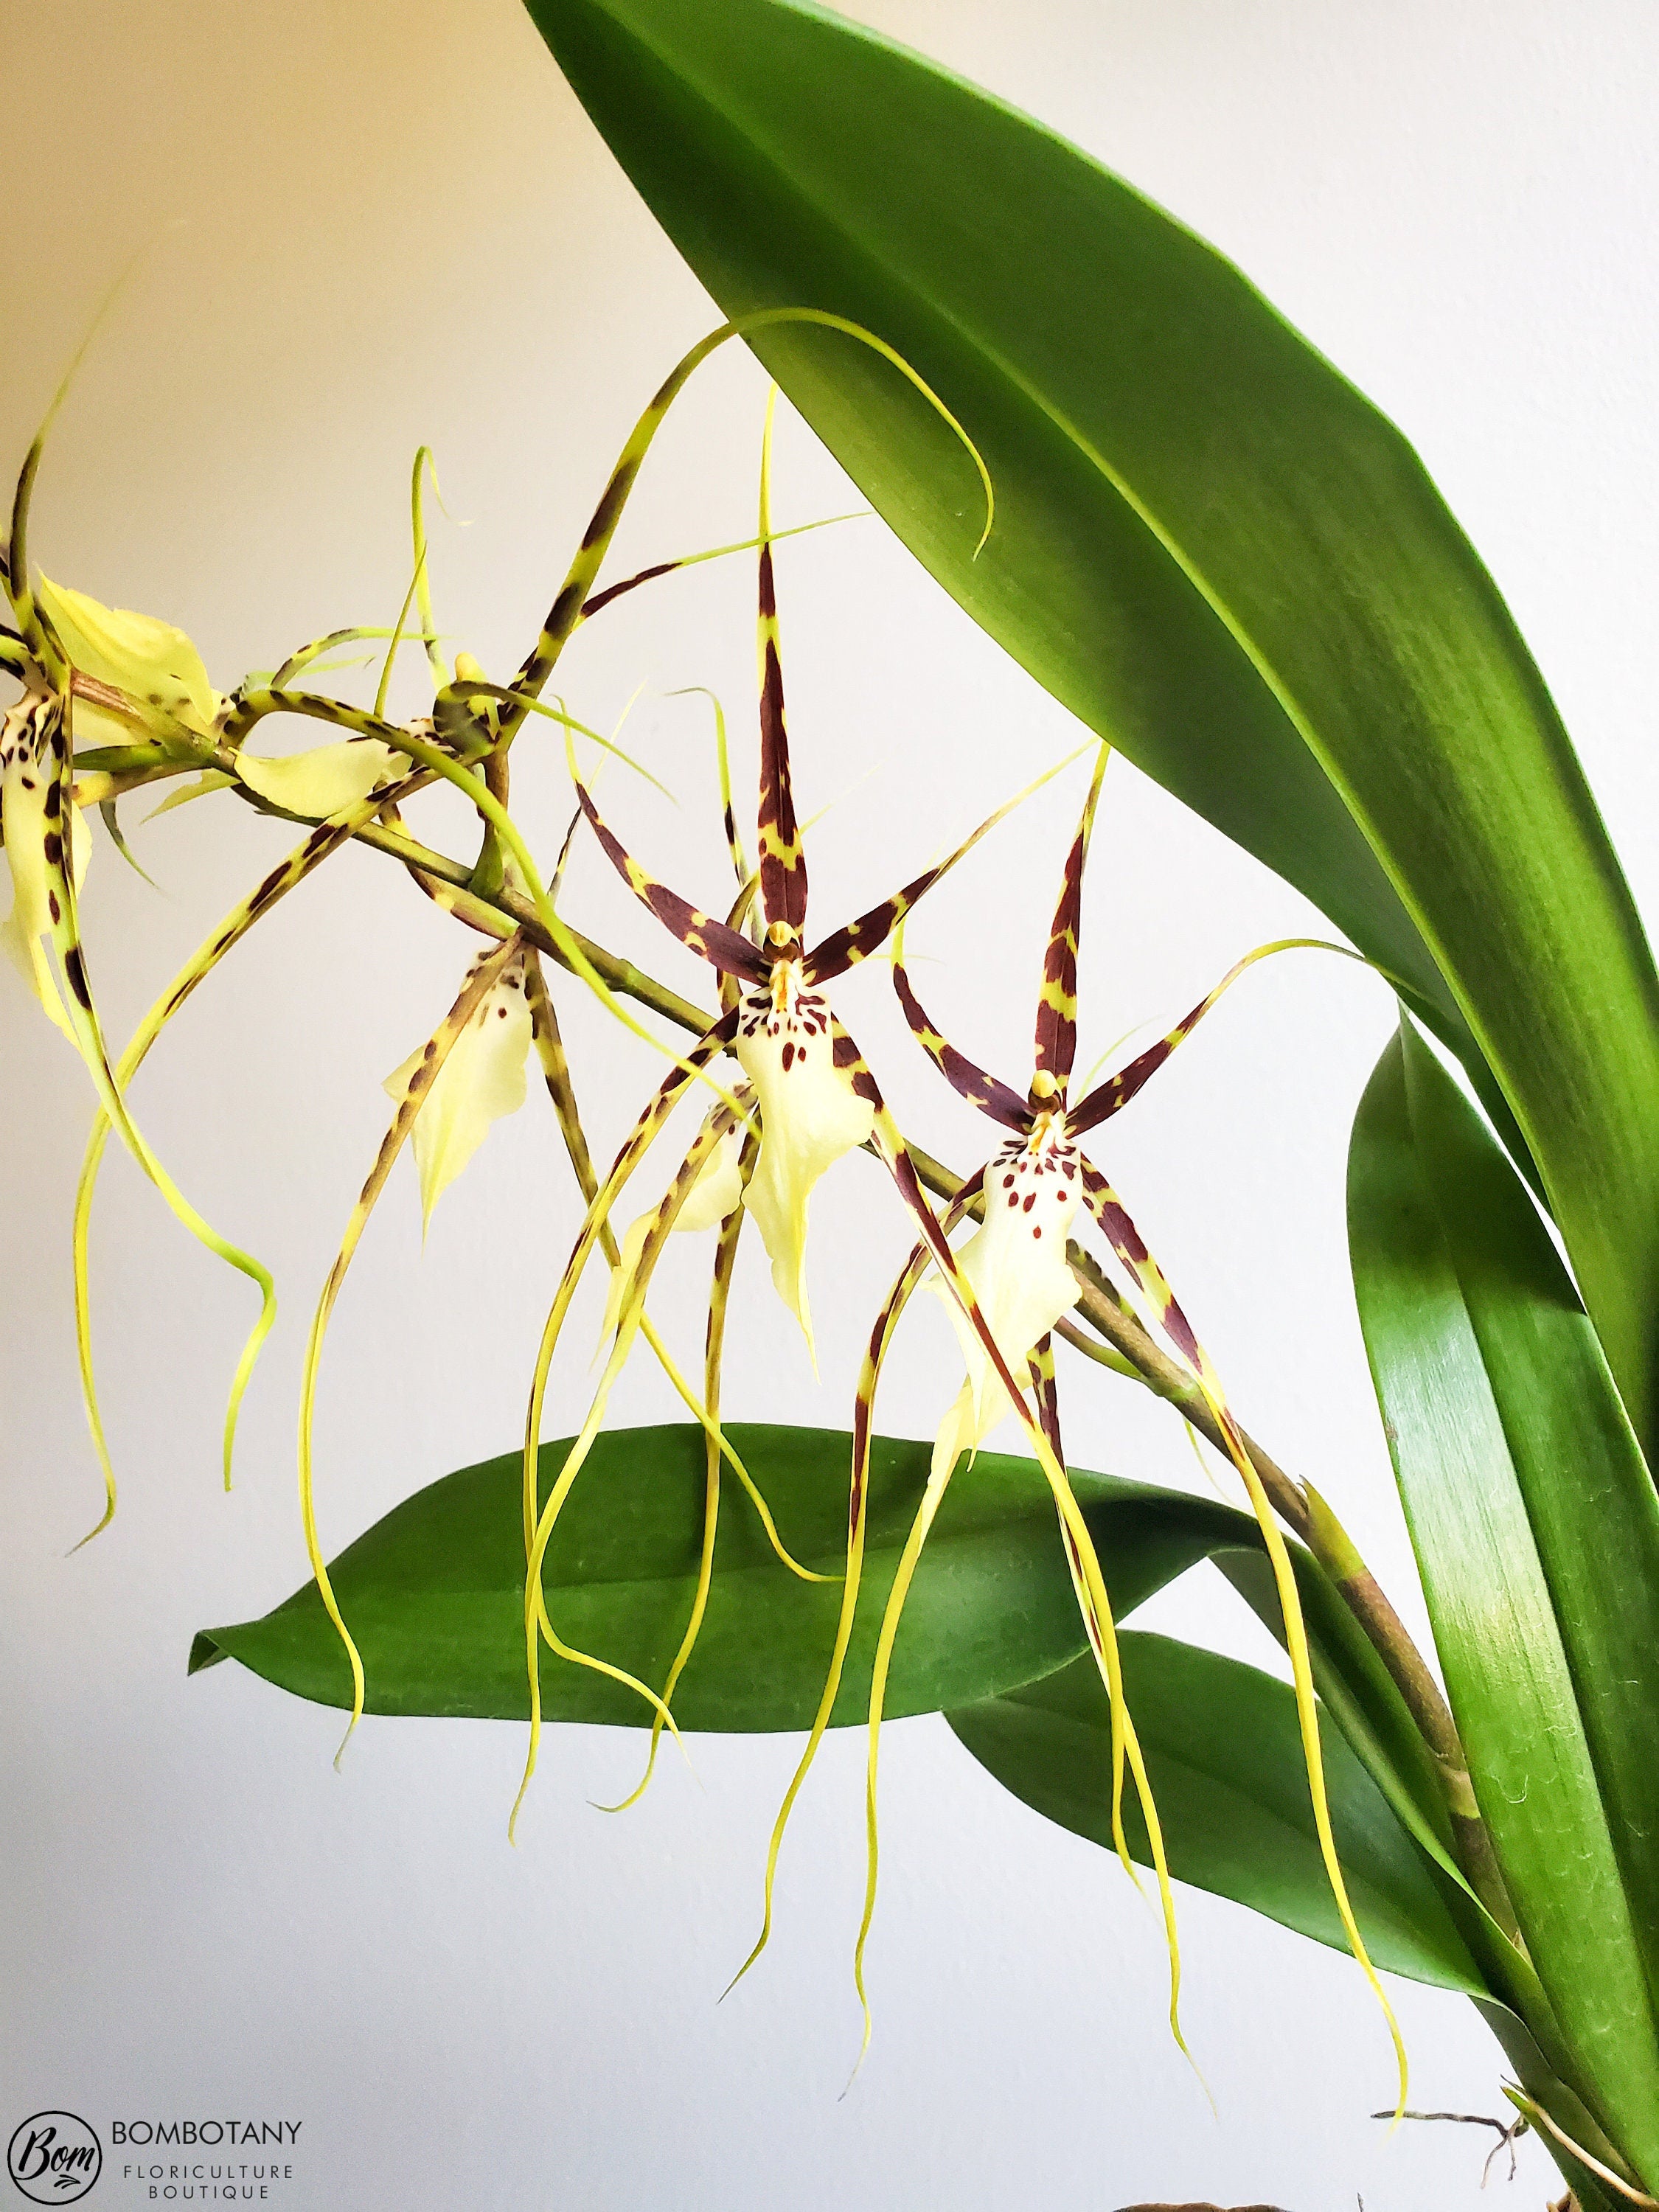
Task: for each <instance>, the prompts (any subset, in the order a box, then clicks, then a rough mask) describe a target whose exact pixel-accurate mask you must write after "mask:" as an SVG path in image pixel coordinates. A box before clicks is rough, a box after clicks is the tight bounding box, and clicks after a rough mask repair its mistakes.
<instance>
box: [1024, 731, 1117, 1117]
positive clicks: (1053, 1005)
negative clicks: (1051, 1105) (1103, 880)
mask: <svg viewBox="0 0 1659 2212" xmlns="http://www.w3.org/2000/svg"><path fill="white" fill-rule="evenodd" d="M1110 757H1111V753H1110V749H1109V747H1108V746H1106V745H1102V747H1101V749H1100V758H1099V760H1098V761H1097V763H1096V764H1095V772H1094V775H1092V776H1091V778H1090V781H1089V793H1088V796H1087V798H1086V799H1085V800H1084V802H1083V815H1082V819H1081V820H1080V821H1079V823H1078V825H1077V835H1076V836H1074V837H1073V840H1072V847H1071V850H1070V851H1069V852H1068V853H1067V854H1066V869H1065V873H1064V875H1063V877H1062V878H1061V881H1060V900H1059V903H1058V904H1057V905H1056V907H1055V908H1054V927H1053V928H1052V929H1051V930H1050V931H1049V933H1048V950H1047V951H1046V952H1045V953H1044V955H1043V958H1042V983H1041V984H1040V985H1039V987H1038V989H1037V1014H1036V1052H1035V1058H1034V1060H1033V1065H1034V1066H1035V1068H1036V1074H1037V1076H1038V1079H1039V1080H1040V1081H1041V1080H1042V1079H1045V1078H1046V1079H1047V1080H1046V1085H1044V1087H1043V1089H1042V1094H1041V1095H1042V1096H1043V1097H1054V1098H1062V1099H1063V1098H1064V1097H1065V1096H1066V1085H1067V1083H1069V1082H1070V1080H1071V1076H1072V1067H1073V1062H1074V1061H1075V1060H1076V1058H1077V946H1078V937H1079V933H1080V931H1081V927H1082V922H1083V871H1084V868H1085V866H1086V865H1087V863H1088V858H1089V835H1090V832H1091V829H1093V828H1094V820H1095V809H1096V807H1097V805H1099V804H1100V787H1101V784H1102V782H1103V780H1104V778H1105V775H1106V763H1107V762H1108V761H1109V759H1110Z"/></svg>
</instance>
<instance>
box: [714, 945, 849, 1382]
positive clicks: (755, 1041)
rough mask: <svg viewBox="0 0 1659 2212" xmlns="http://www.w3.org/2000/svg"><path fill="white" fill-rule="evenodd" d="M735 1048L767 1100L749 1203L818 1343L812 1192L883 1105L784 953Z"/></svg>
mask: <svg viewBox="0 0 1659 2212" xmlns="http://www.w3.org/2000/svg"><path fill="white" fill-rule="evenodd" d="M732 1051H733V1052H734V1053H735V1054H736V1055H737V1059H738V1065H739V1066H741V1068H742V1069H743V1072H744V1074H745V1075H746V1076H747V1077H748V1078H749V1080H750V1083H752V1084H753V1085H754V1086H755V1096H756V1098H757V1102H758V1103H759V1106H760V1121H761V1143H760V1151H759V1152H758V1154H757V1158H756V1161H755V1171H754V1174H753V1175H752V1176H751V1177H750V1183H749V1188H748V1191H747V1194H746V1195H745V1199H744V1203H745V1205H746V1206H747V1207H748V1210H749V1212H750V1214H751V1215H752V1216H753V1217H754V1221H755V1225H756V1227H757V1229H758V1230H759V1231H760V1236H761V1242H762V1243H763V1244H764V1245H765V1247H766V1255H767V1257H768V1259H769V1260H770V1261H771V1262H772V1281H773V1283H774V1285H775V1287H776V1290H777V1292H778V1295H779V1297H781V1299H782V1300H783V1302H784V1304H786V1305H787V1307H788V1308H789V1310H790V1311H791V1312H792V1313H793V1315H794V1316H795V1318H796V1320H797V1321H799V1323H800V1325H801V1328H802V1330H803V1331H804V1332H805V1337H806V1341H807V1345H808V1347H809V1349H810V1348H811V1343H812V1322H811V1311H810V1309H809V1307H808V1304H807V1297H806V1214H807V1206H808V1202H809V1200H811V1194H812V1188H813V1185H814V1184H815V1183H816V1182H817V1180H818V1178H819V1177H820V1176H822V1175H823V1173H824V1172H825V1170H828V1169H829V1168H831V1167H833V1166H834V1165H835V1164H836V1161H837V1160H838V1159H840V1158H842V1155H843V1154H844V1153H847V1152H853V1151H854V1150H856V1148H857V1147H858V1146H860V1145H862V1144H864V1143H865V1142H866V1140H867V1139H868V1138H869V1135H870V1133H871V1130H872V1128H873V1127H874V1126H875V1107H874V1105H873V1103H872V1101H871V1100H869V1099H868V1098H865V1097H860V1094H859V1093H858V1091H855V1090H854V1087H853V1079H852V1077H851V1075H850V1074H849V1073H848V1071H847V1069H846V1068H844V1067H842V1066H841V1065H840V1064H839V1063H838V1061H837V1060H836V1044H835V1033H834V1027H833V1024H832V1020H831V1017H830V1012H829V1002H828V1001H827V1000H825V999H824V998H823V995H822V994H820V993H818V992H817V991H812V990H808V989H806V988H805V987H804V986H803V985H802V982H801V971H800V967H799V963H798V962H796V961H793V960H787V959H782V960H779V961H777V962H776V963H775V965H774V967H773V970H772V977H771V981H770V982H769V984H768V985H766V986H764V987H762V988H761V989H759V990H756V991H751V992H750V993H749V994H747V995H746V996H745V997H744V999H743V1000H741V1002H740V1006H739V1014H738V1034H737V1037H736V1039H735V1041H734V1042H733V1044H732Z"/></svg>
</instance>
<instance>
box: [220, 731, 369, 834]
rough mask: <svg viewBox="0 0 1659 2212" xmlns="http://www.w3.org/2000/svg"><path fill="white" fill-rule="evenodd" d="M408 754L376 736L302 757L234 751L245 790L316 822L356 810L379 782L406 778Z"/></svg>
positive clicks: (316, 747) (313, 750) (347, 741)
mask: <svg viewBox="0 0 1659 2212" xmlns="http://www.w3.org/2000/svg"><path fill="white" fill-rule="evenodd" d="M409 769H410V762H409V758H408V756H407V755H406V754H404V753H400V752H398V751H395V750H393V748H392V746H390V745H388V744H384V743H383V742H382V741H381V740H380V738H346V739H344V740H343V742H342V743H341V744H334V745H313V746H312V748H311V749H310V750H309V751H307V752H302V753H283V754H279V755H275V756H273V755H270V754H267V753H249V752H240V753H238V754H237V756H236V770H237V774H238V775H240V777H241V779H242V781H243V782H244V783H245V784H246V786H247V787H248V789H249V790H250V791H252V792H255V793H258V796H259V797H260V798H261V799H268V800H269V801H270V804H271V805H273V806H280V807H281V808H282V809H283V811H284V812H285V813H288V814H297V815H299V816H301V817H302V818H303V819H304V820H306V821H307V822H311V821H316V822H320V821H322V820H324V819H325V817H327V816H328V815H331V814H337V813H339V812H340V811H341V810H342V809H343V808H344V807H348V806H356V805H358V804H360V802H361V801H362V800H363V799H367V798H368V795H369V793H371V792H374V791H378V790H379V789H380V787H381V786H382V785H383V784H389V783H395V782H397V781H398V779H399V778H400V777H403V776H405V775H408V774H409Z"/></svg>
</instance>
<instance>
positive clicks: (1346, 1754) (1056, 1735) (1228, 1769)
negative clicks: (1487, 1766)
mask: <svg viewBox="0 0 1659 2212" xmlns="http://www.w3.org/2000/svg"><path fill="white" fill-rule="evenodd" d="M1120 1640H1121V1646H1122V1652H1123V1680H1124V1686H1125V1689H1126V1692H1127V1696H1128V1701H1129V1709H1130V1711H1132V1712H1133V1715H1134V1722H1135V1729H1136V1733H1137V1734H1138V1735H1139V1738H1140V1743H1141V1748H1142V1750H1143V1751H1144V1752H1145V1753H1146V1765H1147V1768H1148V1770H1149V1771H1150V1773H1151V1776H1152V1791H1153V1795H1154V1796H1155V1797H1156V1799H1157V1801H1158V1818H1159V1820H1160V1821H1161V1822H1162V1823H1163V1826H1164V1841H1165V1847H1166V1849H1167V1850H1168V1853H1169V1860H1170V1872H1171V1873H1172V1874H1174V1875H1176V1876H1177V1877H1178V1879H1179V1880H1181V1881H1189V1882H1192V1883H1194V1884H1195V1885H1196V1887H1199V1888H1200V1889H1209V1890H1213V1891H1215V1892H1216V1893H1217V1894H1218V1895H1219V1896H1222V1897H1231V1898H1233V1899H1236V1900H1237V1902H1238V1903H1239V1904H1240V1905H1249V1906H1251V1907H1252V1908H1253V1910H1255V1911H1257V1912H1262V1913H1265V1914H1266V1915H1267V1917H1268V1918H1269V1919H1270V1920H1277V1921H1279V1922H1280V1923H1282V1924H1283V1925H1284V1926H1285V1927H1286V1928H1294V1929H1297V1930H1299V1932H1300V1933H1301V1934H1303V1935H1304V1936H1313V1937H1315V1938H1316V1940H1317V1941H1318V1942H1321V1943H1328V1944H1330V1945H1331V1946H1332V1948H1334V1949H1335V1950H1339V1951H1346V1948H1347V1940H1346V1936H1344V1935H1343V1932H1342V1923H1341V1922H1340V1920H1339V1919H1338V1917H1337V1912H1336V1907H1335V1905H1334V1903H1333V1902H1332V1899H1331V1887H1330V1882H1329V1881H1328V1878H1327V1875H1326V1873H1325V1867H1324V1862H1323V1860H1322V1858H1321V1857H1320V1852H1319V1841H1318V1837H1317V1835H1316V1832H1315V1829H1314V1822H1313V1810H1312V1807H1311V1805H1310V1802H1309V1796H1308V1778H1307V1773H1306V1770H1305V1769H1304V1765H1303V1761H1302V1740H1301V1736H1300V1735H1299V1733H1298V1731H1297V1718H1296V1701H1295V1699H1294V1698H1293V1697H1292V1695H1291V1691H1290V1689H1289V1687H1288V1686H1286V1685H1285V1683H1283V1682H1277V1681H1275V1680H1273V1677H1272V1675H1270V1674H1262V1673H1261V1672H1260V1670H1259V1669H1258V1668H1255V1667H1244V1666H1241V1665H1240V1664H1239V1663H1238V1662H1237V1660H1233V1659H1223V1658H1218V1656H1216V1654H1215V1653H1214V1652H1212V1651H1204V1650H1199V1649H1197V1648H1196V1647H1195V1646H1194V1645H1192V1644H1179V1643H1176V1642H1174V1641H1172V1640H1171V1639H1170V1638H1168V1637H1164V1636H1146V1635H1140V1634H1137V1633H1136V1632H1134V1631H1133V1630H1131V1631H1129V1632H1127V1633H1126V1634H1125V1635H1124V1636H1123V1637H1122V1638H1121V1639H1120ZM947 1717H948V1718H949V1720H950V1723H951V1727H952V1728H953V1729H955V1730H956V1732H957V1735H959V1736H960V1737H961V1739H962V1741H963V1743H965V1744H966V1745H967V1747H968V1748H969V1751H971V1752H972V1753H973V1754H974V1756H975V1759H979V1760H980V1761H981V1764H982V1765H986V1766H987V1767H989V1769H990V1770H991V1771H992V1773H993V1774H994V1775H995V1776H996V1778H997V1779H998V1781H999V1782H1000V1783H1002V1784H1004V1786H1005V1787H1006V1788H1007V1789H1009V1790H1012V1791H1013V1793H1014V1795H1015V1796H1017V1797H1020V1798H1023V1799H1024V1802H1026V1803H1027V1804H1028V1805H1030V1806H1032V1807H1034V1808H1036V1811H1037V1812H1039V1813H1041V1814H1043V1815H1044V1816H1045V1817H1046V1818H1047V1819H1048V1820H1057V1821H1058V1822H1059V1823H1060V1826H1062V1827H1066V1828H1070V1829H1072V1830H1073V1832H1074V1833H1076V1834H1078V1835H1079V1836H1087V1837H1089V1838H1091V1840H1092V1841H1093V1842H1095V1843H1097V1844H1105V1845H1106V1847H1107V1848H1108V1849H1110V1848H1111V1847H1112V1833H1111V1788H1112V1762H1111V1716H1110V1711H1109V1707H1108V1705H1107V1702H1106V1697H1105V1693H1104V1692H1103V1690H1102V1688H1101V1686H1100V1679H1099V1676H1098V1675H1097V1673H1096V1671H1095V1668H1094V1666H1093V1663H1092V1662H1091V1661H1088V1660H1083V1661H1078V1662H1073V1664H1072V1665H1071V1666H1069V1667H1066V1668H1062V1669H1061V1671H1060V1673H1059V1674H1050V1675H1048V1677H1047V1678H1046V1679H1045V1680H1042V1681H1040V1682H1032V1683H1029V1684H1027V1685H1026V1686H1024V1688H1022V1689H1018V1690H1011V1691H1009V1692H1006V1694H1005V1695H1004V1696H1002V1697H1000V1698H993V1699H987V1701H986V1702H985V1703H984V1704H982V1705H970V1706H969V1707H967V1708H966V1709H965V1710H963V1711H955V1712H951V1714H949V1715H948V1716H947ZM1321 1735H1322V1741H1323V1744H1324V1750H1325V1779H1326V1786H1327V1788H1328V1790H1329V1792H1330V1799H1331V1818H1332V1822H1333V1825H1334V1828H1335V1831H1336V1837H1337V1841H1338V1844H1339V1845H1340V1850H1341V1854H1342V1864H1343V1869H1344V1872H1345V1874H1346V1877H1347V1882H1348V1892H1349V1895H1350V1897H1351V1898H1352V1902H1353V1906H1354V1911H1355V1912H1356V1914H1357V1915H1358V1920H1359V1924H1360V1927H1361V1929H1362V1930H1363V1932H1364V1937H1365V1942H1366V1944H1367V1946H1368V1948H1370V1952H1371V1955H1372V1957H1373V1959H1374V1960H1376V1964H1377V1965H1378V1966H1385V1967H1387V1968H1389V1970H1390V1971H1391V1972H1395V1973H1397V1974H1408V1975H1410V1976H1411V1977H1412V1978H1413V1980H1415V1981H1419V1982H1432V1983H1435V1984H1437V1985H1438V1986H1439V1987H1441V1988H1443V1989H1452V1990H1468V1991H1472V1992H1474V1991H1479V1992H1480V1993H1482V1994H1484V1993H1485V1990H1486V1984H1485V1983H1484V1982H1483V1981H1482V1979H1481V1977H1480V1969H1479V1968H1478V1967H1477V1966H1476V1965H1475V1962H1474V1959H1473V1958H1471V1957H1470V1955H1469V1952H1468V1946H1467V1945H1466V1944H1465V1943H1464V1942H1463V1940H1462V1936H1460V1935H1459V1934H1458V1932H1457V1929H1456V1927H1455V1925H1454V1923H1453V1922H1452V1919H1451V1917H1450V1915H1449V1913H1448V1911H1447V1910H1446V1906H1445V1904H1444V1902H1443V1899H1442V1897H1441V1894H1440V1892H1439V1890H1438V1888H1437V1886H1436V1883H1435V1881H1434V1879H1433V1877H1432V1876H1431V1874H1430V1872H1429V1869H1428V1868H1427V1866H1426V1865H1425V1862H1424V1859H1423V1857H1422V1854H1421V1853H1420V1852H1419V1850H1418V1848H1417V1846H1416V1844H1414V1843H1413V1841H1412V1838H1411V1837H1410V1836H1409V1835H1408V1834H1407V1832H1406V1830H1405V1829H1404V1828H1403V1827H1402V1826H1401V1824H1400V1822H1399V1821H1398V1820H1396V1819H1395V1815H1394V1814H1393V1813H1392V1812H1391V1811H1390V1809H1389V1806H1388V1803H1387V1802H1386V1801H1385V1800H1384V1798H1383V1796H1382V1794H1381V1793H1380V1791H1379V1790H1377V1788H1376V1784H1375V1783H1374V1782H1372V1780H1371V1779H1370V1776H1369V1775H1368V1774H1367V1773H1366V1771H1365V1770H1364V1767H1363V1766H1362V1765H1360V1763H1359V1761H1358V1759H1356V1758H1355V1756H1354V1754H1353V1753H1352V1751H1350V1750H1349V1748H1348V1747H1347V1744H1346V1742H1345V1741H1344V1740H1343V1738H1342V1736H1341V1735H1340V1733H1339V1732H1338V1731H1337V1730H1336V1729H1334V1728H1333V1727H1332V1726H1331V1724H1330V1722H1329V1720H1328V1717H1322V1727H1321ZM1125 1803H1126V1814H1125V1822H1124V1826H1125V1830H1126V1832H1127V1837H1128V1840H1129V1848H1130V1850H1131V1851H1132V1852H1133V1855H1134V1857H1136V1858H1137V1859H1139V1861H1140V1862H1141V1863H1142V1864H1143V1865H1146V1864H1149V1863H1150V1854H1149V1852H1148V1850H1147V1848H1146V1830H1145V1827H1144V1826H1142V1824H1141V1821H1140V1818H1139V1809H1138V1808H1135V1807H1134V1806H1133V1788H1131V1789H1130V1790H1128V1792H1127V1795H1126V1800H1125Z"/></svg>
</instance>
